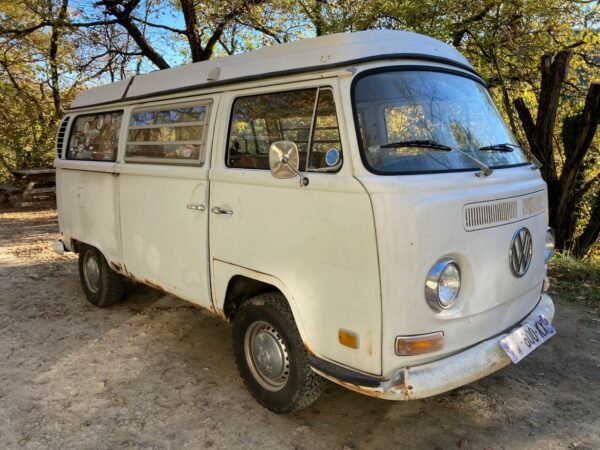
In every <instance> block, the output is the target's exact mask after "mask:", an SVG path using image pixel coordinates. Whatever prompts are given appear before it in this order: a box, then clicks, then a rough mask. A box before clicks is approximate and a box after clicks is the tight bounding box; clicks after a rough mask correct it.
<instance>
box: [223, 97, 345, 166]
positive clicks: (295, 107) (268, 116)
mask: <svg viewBox="0 0 600 450" xmlns="http://www.w3.org/2000/svg"><path fill="white" fill-rule="evenodd" d="M282 140H286V141H293V142H295V143H296V145H297V146H298V150H299V152H300V169H301V170H306V169H307V166H308V170H313V171H335V170H337V169H339V167H340V166H341V145H340V139H339V130H338V124H337V117H336V114H335V104H334V102H333V93H332V91H331V89H328V88H327V89H325V88H322V89H316V88H315V89H302V90H297V91H287V92H276V93H269V94H261V95H254V96H248V97H240V98H237V99H236V100H235V102H234V104H233V111H232V117H231V125H230V128H229V142H228V148H227V159H226V163H227V166H228V167H234V168H241V169H263V170H268V169H269V148H270V147H271V144H272V143H273V142H276V141H282ZM333 147H335V148H336V149H337V151H338V153H337V156H338V157H337V158H331V157H330V158H329V163H331V162H332V161H333V162H334V163H333V164H331V165H327V158H326V157H325V155H326V154H327V151H328V150H329V149H331V148H333ZM330 156H331V153H330ZM334 160H335V161H334Z"/></svg>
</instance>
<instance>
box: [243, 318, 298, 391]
mask: <svg viewBox="0 0 600 450" xmlns="http://www.w3.org/2000/svg"><path fill="white" fill-rule="evenodd" d="M244 352H245V354H246V361H248V366H249V367H250V371H251V372H252V375H253V376H254V378H255V379H256V381H258V382H259V383H260V385H261V386H262V387H264V388H265V389H267V390H269V391H273V392H275V391H279V390H281V389H282V388H283V386H285V383H286V381H287V379H288V376H289V373H290V360H289V356H288V351H287V348H286V346H285V344H284V342H283V339H282V338H281V336H280V334H279V333H278V332H277V330H276V329H275V328H273V327H272V326H271V325H269V324H268V323H266V322H262V321H258V322H254V323H253V324H252V325H250V327H248V330H247V331H246V336H245V338H244Z"/></svg>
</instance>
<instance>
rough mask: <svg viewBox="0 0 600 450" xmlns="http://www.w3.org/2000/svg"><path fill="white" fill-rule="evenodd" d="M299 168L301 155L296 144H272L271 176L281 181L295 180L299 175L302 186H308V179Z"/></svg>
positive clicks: (270, 155) (289, 142) (285, 142)
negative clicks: (286, 179) (285, 179)
mask: <svg viewBox="0 0 600 450" xmlns="http://www.w3.org/2000/svg"><path fill="white" fill-rule="evenodd" d="M299 166H300V153H299V152H298V146H297V145H296V144H295V143H294V142H292V141H277V142H273V143H272V144H271V147H270V148H269V167H270V168H271V175H273V176H274V177H275V178H279V179H284V178H293V177H295V176H296V175H297V176H299V177H300V186H307V185H308V178H306V177H305V176H304V175H302V173H301V172H300V171H299V170H298V167H299Z"/></svg>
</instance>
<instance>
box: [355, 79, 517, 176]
mask: <svg viewBox="0 0 600 450" xmlns="http://www.w3.org/2000/svg"><path fill="white" fill-rule="evenodd" d="M353 102H354V108H355V114H356V116H357V120H358V125H359V136H358V138H359V142H360V143H361V148H362V152H363V160H364V161H365V163H366V164H367V168H368V169H370V170H371V171H373V172H375V173H382V174H404V173H431V172H448V171H460V170H476V169H478V167H477V165H476V164H475V163H474V162H473V160H472V159H470V158H468V157H467V156H466V155H465V154H464V153H468V154H469V155H471V156H473V157H474V158H476V159H478V160H480V161H481V162H483V163H484V164H486V165H487V166H489V167H492V168H494V167H496V168H497V167H507V166H513V165H519V164H523V163H527V159H526V157H525V155H524V153H523V151H522V150H521V149H520V148H518V146H517V142H516V141H515V138H514V137H513V136H512V134H511V132H510V130H509V129H508V127H507V126H506V124H505V122H504V120H503V119H502V117H501V116H500V114H499V113H498V110H497V109H496V107H495V106H494V103H493V102H492V99H491V98H490V95H489V93H488V91H487V89H486V88H485V86H483V85H482V84H480V83H478V82H477V81H475V80H472V79H470V78H467V77H466V76H461V75H454V74H451V73H446V72H434V71H428V70H406V69H404V70H403V69H401V68H399V69H398V70H391V71H386V72H376V73H370V74H369V73H367V74H366V75H364V76H362V77H360V78H359V79H358V80H357V81H356V82H355V84H354V88H353ZM426 141H429V142H426ZM407 142H408V143H409V144H410V145H406V143H407ZM415 142H417V145H415ZM419 142H423V143H424V144H423V145H422V146H421V145H418V143H419ZM425 144H427V145H425ZM498 144H508V145H507V146H500V147H495V148H484V147H489V146H497V145H498ZM443 147H446V149H445V150H447V151H444V148H443ZM461 152H462V153H461Z"/></svg>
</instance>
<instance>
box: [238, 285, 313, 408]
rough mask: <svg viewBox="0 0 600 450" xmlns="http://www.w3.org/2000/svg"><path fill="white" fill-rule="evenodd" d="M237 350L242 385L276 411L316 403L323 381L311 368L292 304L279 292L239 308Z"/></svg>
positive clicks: (252, 300) (251, 300)
mask: <svg viewBox="0 0 600 450" xmlns="http://www.w3.org/2000/svg"><path fill="white" fill-rule="evenodd" d="M233 350H234V354H235V359H236V363H237V366H238V370H239V372H240V375H241V376H242V379H243V380H244V384H245V385H246V387H247V388H248V390H249V391H250V393H251V394H252V395H253V396H254V398H256V400H257V401H258V402H259V403H260V404H261V405H263V406H264V407H266V408H268V409H270V410H271V411H274V412H276V413H289V412H293V411H297V410H300V409H302V408H305V407H307V406H308V405H310V404H311V403H313V402H314V401H315V400H317V398H319V396H320V395H321V392H322V391H323V387H324V385H325V380H324V379H323V378H321V377H320V376H319V375H317V374H316V373H314V372H313V371H312V369H311V368H310V366H309V365H308V354H307V353H306V350H305V348H304V345H303V343H302V339H301V338H300V334H299V332H298V329H297V327H296V323H295V321H294V318H293V316H292V312H291V311H290V309H289V306H288V304H287V302H286V300H285V298H284V297H283V295H281V294H280V293H276V292H269V293H266V294H261V295H258V296H256V297H254V298H252V299H250V300H248V301H247V302H245V303H244V304H242V306H241V307H240V309H239V310H238V312H237V314H236V315H235V318H234V322H233Z"/></svg>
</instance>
